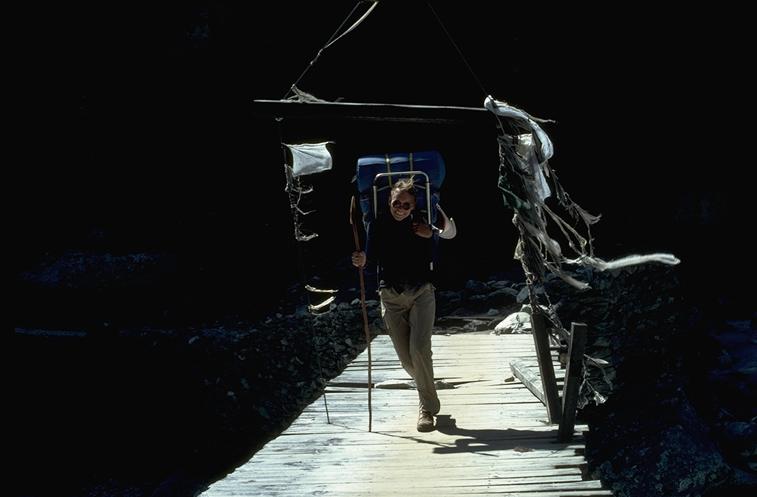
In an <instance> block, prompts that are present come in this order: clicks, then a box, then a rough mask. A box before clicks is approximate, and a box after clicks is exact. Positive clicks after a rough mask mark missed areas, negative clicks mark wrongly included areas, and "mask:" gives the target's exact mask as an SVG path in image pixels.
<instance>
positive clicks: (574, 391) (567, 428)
mask: <svg viewBox="0 0 757 497" xmlns="http://www.w3.org/2000/svg"><path fill="white" fill-rule="evenodd" d="M586 334H587V331H586V325H585V324H584V323H572V324H571V326H570V343H569V345H568V367H567V369H566V370H565V385H564V386H563V394H562V419H561V420H560V429H559V430H558V432H557V438H558V440H559V441H561V442H566V441H568V440H570V439H571V438H572V437H573V427H574V426H575V423H576V405H577V403H578V387H579V386H580V385H581V373H582V372H583V362H584V361H583V358H584V349H585V348H586Z"/></svg>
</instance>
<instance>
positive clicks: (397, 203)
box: [392, 200, 415, 211]
mask: <svg viewBox="0 0 757 497" xmlns="http://www.w3.org/2000/svg"><path fill="white" fill-rule="evenodd" d="M392 207H394V208H395V209H402V210H403V211H409V210H410V209H412V208H413V207H415V205H414V204H411V203H410V202H400V201H399V200H395V201H394V202H392Z"/></svg>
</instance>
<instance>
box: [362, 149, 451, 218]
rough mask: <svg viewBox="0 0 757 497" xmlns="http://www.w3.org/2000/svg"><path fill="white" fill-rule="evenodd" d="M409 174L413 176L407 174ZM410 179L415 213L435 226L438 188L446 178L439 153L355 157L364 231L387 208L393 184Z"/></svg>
mask: <svg viewBox="0 0 757 497" xmlns="http://www.w3.org/2000/svg"><path fill="white" fill-rule="evenodd" d="M409 171H414V173H408V172H409ZM411 176H412V177H413V179H414V182H415V187H416V196H415V203H416V212H418V213H419V214H421V215H422V216H423V218H424V219H426V221H427V222H428V221H430V223H431V224H435V223H436V216H437V209H436V205H437V204H438V203H439V189H440V188H441V186H442V183H443V182H444V176H445V167H444V159H443V158H442V155H441V154H440V153H439V152H437V151H436V150H429V151H424V152H408V153H392V154H384V155H365V156H362V157H359V158H358V161H357V188H358V194H359V199H360V210H361V211H362V212H363V225H364V227H365V229H366V231H367V230H368V228H369V226H370V223H371V221H373V220H374V219H375V218H376V217H377V216H378V215H379V214H380V213H382V212H385V211H386V210H387V209H388V206H389V193H390V192H391V189H392V188H391V187H392V185H393V184H394V183H396V182H397V181H398V180H400V179H402V178H408V177H411ZM429 212H430V213H431V216H430V219H429Z"/></svg>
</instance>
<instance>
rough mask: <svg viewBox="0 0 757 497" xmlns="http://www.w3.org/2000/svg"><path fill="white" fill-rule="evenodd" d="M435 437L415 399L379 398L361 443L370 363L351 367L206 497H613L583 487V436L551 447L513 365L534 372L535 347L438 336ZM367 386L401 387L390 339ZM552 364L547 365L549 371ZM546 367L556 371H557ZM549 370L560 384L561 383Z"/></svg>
mask: <svg viewBox="0 0 757 497" xmlns="http://www.w3.org/2000/svg"><path fill="white" fill-rule="evenodd" d="M433 350H434V373H435V376H436V378H437V379H440V380H443V381H444V382H445V383H446V384H447V385H449V386H454V388H445V389H439V391H438V393H439V398H440V400H441V405H442V408H441V412H440V413H439V416H438V417H437V429H436V430H435V431H433V432H430V433H419V432H417V431H416V429H415V423H416V420H417V412H418V396H417V392H416V391H415V390H412V389H384V388H375V389H374V390H373V393H372V403H373V426H372V431H371V432H369V431H368V404H367V391H366V386H367V368H368V360H367V353H366V352H363V353H362V354H361V355H360V356H358V357H357V358H356V359H355V360H354V361H353V362H352V363H351V364H350V365H349V366H348V367H347V368H346V369H345V370H344V371H343V372H342V374H341V375H340V376H338V377H337V378H335V379H333V380H332V381H331V382H330V383H329V385H328V387H327V391H326V395H327V402H328V410H329V419H330V423H329V422H327V416H326V412H325V407H324V402H323V399H320V398H319V399H317V400H316V401H315V402H313V403H312V404H311V405H309V406H308V407H307V408H306V409H305V410H304V411H303V412H302V414H301V415H300V416H299V417H298V418H297V419H296V420H295V421H294V422H293V423H292V425H291V426H290V427H289V428H288V429H287V430H286V431H284V432H283V433H282V434H281V435H280V436H279V437H277V438H276V439H274V440H271V441H270V442H269V443H268V444H266V445H265V446H264V447H263V448H262V449H261V450H260V451H258V452H257V453H256V454H255V455H254V456H253V457H252V459H250V460H249V461H248V462H247V463H246V464H243V465H242V466H240V467H239V468H237V469H236V470H235V471H233V472H232V473H230V474H228V475H227V476H226V477H225V478H223V479H221V480H219V481H217V482H215V483H213V484H212V485H211V486H210V487H209V488H208V489H207V490H206V491H205V492H204V493H203V494H202V495H203V496H205V497H219V496H224V497H230V496H256V497H257V496H281V497H290V496H291V497H303V496H332V495H333V496H363V495H372V496H383V495H386V496H393V495H405V496H410V497H413V496H419V497H420V496H432V495H433V496H434V497H444V496H458V495H482V494H487V495H492V494H493V495H502V496H516V495H517V496H528V497H558V496H568V497H590V496H611V495H613V494H612V492H610V491H609V490H606V489H603V488H602V485H601V483H600V482H599V481H597V480H590V479H586V474H585V473H586V470H585V468H586V461H585V459H584V456H583V454H584V437H583V434H584V432H586V431H587V430H588V427H587V426H585V425H577V426H575V431H574V433H573V437H572V440H570V441H568V442H558V427H557V425H554V424H550V423H549V416H548V413H547V410H546V409H545V405H544V404H543V403H542V402H541V401H539V400H538V399H537V398H536V397H535V396H534V395H533V394H532V393H531V392H530V391H529V390H528V389H527V388H526V387H525V386H524V385H523V383H521V382H520V381H518V380H517V379H513V378H512V375H511V373H510V368H509V364H510V362H511V361H513V360H520V364H530V365H531V366H533V367H536V365H537V359H536V352H535V350H534V340H533V337H532V336H531V335H499V336H497V335H490V334H459V335H451V336H443V335H434V336H433ZM371 351H372V355H373V368H372V379H373V382H374V384H379V383H382V382H388V383H390V384H391V381H390V380H409V377H408V376H407V374H406V373H405V371H404V370H403V369H402V368H401V366H400V364H399V361H398V360H397V357H396V355H395V352H394V349H393V348H392V344H391V341H390V339H389V337H388V336H387V335H380V336H378V337H376V338H375V339H374V340H373V342H372V347H371ZM554 359H555V357H554V356H553V360H554ZM554 364H557V363H556V362H555V363H554ZM555 369H556V376H557V382H558V384H560V383H561V381H562V377H563V376H564V374H563V370H560V369H559V364H558V367H557V368H555Z"/></svg>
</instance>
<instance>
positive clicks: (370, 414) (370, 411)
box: [350, 195, 373, 431]
mask: <svg viewBox="0 0 757 497" xmlns="http://www.w3.org/2000/svg"><path fill="white" fill-rule="evenodd" d="M357 215H358V212H357V209H356V208H355V196H354V195H353V196H352V200H351V201H350V224H351V225H352V235H353V237H354V238H355V251H357V252H360V237H358V234H357V222H356V219H355V216H357ZM357 272H358V274H359V275H360V305H361V306H362V308H363V329H364V330H365V341H366V343H367V344H368V431H371V427H372V426H371V425H372V422H373V409H372V408H371V389H372V388H373V383H372V382H371V332H370V330H369V328H368V311H367V310H366V306H365V279H364V278H363V268H362V267H358V268H357Z"/></svg>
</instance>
